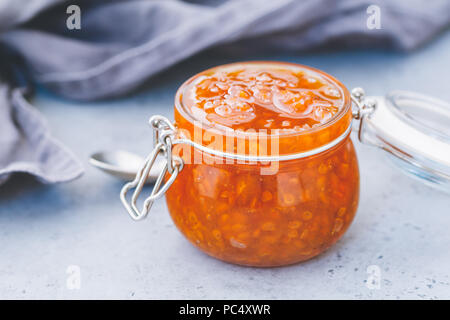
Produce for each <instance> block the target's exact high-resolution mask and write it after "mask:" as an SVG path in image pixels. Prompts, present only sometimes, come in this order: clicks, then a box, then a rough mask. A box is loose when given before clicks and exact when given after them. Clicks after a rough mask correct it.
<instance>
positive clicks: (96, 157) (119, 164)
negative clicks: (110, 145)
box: [89, 150, 164, 183]
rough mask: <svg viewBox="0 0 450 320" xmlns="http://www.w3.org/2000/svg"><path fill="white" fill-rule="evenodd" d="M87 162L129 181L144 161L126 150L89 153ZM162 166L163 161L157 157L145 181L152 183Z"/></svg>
mask: <svg viewBox="0 0 450 320" xmlns="http://www.w3.org/2000/svg"><path fill="white" fill-rule="evenodd" d="M89 163H90V164H91V165H93V166H94V167H96V168H98V169H100V170H102V171H104V172H106V173H108V174H110V175H113V176H115V177H118V178H120V179H122V180H127V181H131V180H134V178H135V176H136V173H137V172H138V170H139V169H140V167H141V166H142V164H143V163H144V158H142V157H140V156H138V155H136V154H134V153H131V152H128V151H122V150H117V151H104V152H96V153H94V154H93V155H91V157H90V159H89ZM163 168H164V161H163V160H162V159H161V158H157V159H156V160H155V163H154V165H153V167H152V168H151V170H150V174H149V175H148V180H147V183H154V182H155V181H156V179H157V178H158V175H159V173H160V172H161V171H162V170H163Z"/></svg>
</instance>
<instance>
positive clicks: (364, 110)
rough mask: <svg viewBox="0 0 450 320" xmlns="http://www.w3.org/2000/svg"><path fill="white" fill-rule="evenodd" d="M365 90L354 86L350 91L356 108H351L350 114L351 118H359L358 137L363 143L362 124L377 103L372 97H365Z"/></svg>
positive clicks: (363, 124)
mask: <svg viewBox="0 0 450 320" xmlns="http://www.w3.org/2000/svg"><path fill="white" fill-rule="evenodd" d="M365 95H366V94H365V92H364V89H363V88H359V87H358V88H354V89H353V90H352V93H351V98H352V101H353V103H354V104H355V105H356V108H355V109H353V111H352V115H353V119H356V120H359V128H358V139H359V141H361V142H362V143H365V139H364V132H365V131H364V126H365V119H366V117H368V116H369V115H370V114H371V113H373V112H374V111H375V108H376V106H377V103H376V101H375V100H373V99H367V98H366V97H365Z"/></svg>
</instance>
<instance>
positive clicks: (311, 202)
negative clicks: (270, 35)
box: [166, 62, 359, 266]
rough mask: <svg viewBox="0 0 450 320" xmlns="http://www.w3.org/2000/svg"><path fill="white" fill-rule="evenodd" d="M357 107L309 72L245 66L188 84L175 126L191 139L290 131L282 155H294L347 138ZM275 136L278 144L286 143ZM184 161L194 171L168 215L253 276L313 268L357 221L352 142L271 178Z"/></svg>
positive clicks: (178, 185) (199, 243) (183, 178)
mask: <svg viewBox="0 0 450 320" xmlns="http://www.w3.org/2000/svg"><path fill="white" fill-rule="evenodd" d="M348 97H349V93H348V91H347V89H346V88H345V87H344V86H343V85H342V84H340V83H339V82H338V81H337V80H335V79H334V78H332V77H331V76H328V75H326V74H324V73H322V72H320V71H317V70H313V69H310V68H308V67H304V66H299V65H292V64H287V63H286V64H285V63H273V62H261V63H240V64H238V65H227V66H221V67H217V68H214V69H211V70H207V71H205V72H202V73H200V74H198V75H196V76H194V77H193V78H191V79H189V80H188V81H187V82H185V84H183V86H182V87H181V88H180V89H179V91H178V93H177V98H176V109H175V121H176V125H177V127H178V128H179V129H184V130H186V131H187V132H190V133H191V134H193V132H194V131H195V130H197V129H199V128H198V125H199V124H200V125H201V126H202V127H203V128H201V129H200V131H201V133H202V134H205V133H208V132H210V131H215V132H216V134H217V133H218V134H219V135H220V134H221V133H223V134H224V135H225V131H223V128H227V129H229V130H231V131H232V132H235V133H236V135H237V134H238V132H240V131H241V130H243V131H245V130H247V129H261V128H266V129H269V130H276V129H281V130H287V133H286V134H281V135H280V140H279V142H280V154H292V153H295V152H302V151H308V150H311V149H313V148H316V147H319V146H323V145H325V144H327V143H329V142H331V141H333V140H334V139H336V138H337V137H340V136H342V135H343V133H344V132H346V130H347V129H348V128H349V126H350V121H351V108H350V101H349V98H348ZM273 132H275V131H269V133H268V135H271V134H279V133H278V132H277V133H273ZM283 132H284V131H283ZM206 136H208V135H206ZM208 143H209V141H207V139H206V142H205V141H204V145H205V146H207V145H208ZM234 150H236V149H234ZM184 151H185V150H184ZM184 151H183V152H182V154H179V155H180V156H181V157H183V159H184V161H185V165H184V168H183V170H182V171H181V172H180V173H179V175H178V177H177V178H176V179H175V181H174V183H173V184H172V186H171V187H170V188H169V189H168V191H167V193H166V200H167V205H168V208H169V211H170V214H171V216H172V219H173V221H174V222H175V225H176V226H177V227H178V229H179V230H180V231H181V232H182V233H183V234H184V235H185V237H186V238H187V239H188V240H189V241H190V242H191V243H192V244H194V245H195V246H196V247H198V248H199V249H201V250H202V251H204V252H205V253H207V254H209V255H211V256H213V257H216V258H218V259H221V260H224V261H227V262H231V263H236V264H241V265H249V266H281V265H287V264H292V263H296V262H299V261H303V260H307V259H310V258H312V257H314V256H316V255H318V254H320V253H321V252H323V251H324V250H326V249H327V248H329V247H330V246H331V245H333V244H334V243H335V242H336V241H337V240H338V239H339V238H340V237H341V236H342V235H343V234H344V232H345V231H346V230H347V228H348V227H349V225H350V224H351V222H352V220H353V217H354V215H355V212H356V209H357V206H358V199H359V171H358V163H357V159H356V154H355V150H354V148H353V144H352V141H351V140H350V137H349V136H348V135H347V136H345V137H344V138H343V139H341V140H340V142H339V143H337V144H335V145H334V146H332V147H329V148H328V149H326V150H324V151H322V152H320V153H317V154H314V155H312V156H309V157H303V158H298V159H294V160H289V161H286V160H285V161H279V163H278V166H277V170H276V171H274V172H271V173H270V174H263V173H262V171H261V168H262V166H263V164H262V163H259V162H256V163H238V162H234V163H233V162H232V163H228V162H216V161H211V160H215V158H216V157H215V156H213V155H210V154H208V153H206V152H204V151H201V150H199V149H197V148H192V150H191V152H190V155H189V156H188V155H187V153H185V152H184ZM190 156H192V158H195V159H200V160H199V161H197V162H192V161H191V160H192V159H191V157H190Z"/></svg>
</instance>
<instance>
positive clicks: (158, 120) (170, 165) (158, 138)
mask: <svg viewBox="0 0 450 320" xmlns="http://www.w3.org/2000/svg"><path fill="white" fill-rule="evenodd" d="M149 124H150V126H151V127H152V129H153V150H152V152H151V153H150V154H149V155H148V156H147V158H146V159H145V161H144V163H143V165H142V167H141V169H140V170H139V171H138V173H137V174H136V177H135V178H134V180H133V181H131V182H128V183H127V184H125V185H124V186H123V188H122V190H121V191H120V200H121V201H122V204H123V205H124V206H125V209H127V211H128V213H129V215H130V216H131V218H133V219H134V220H141V219H143V218H145V217H146V216H147V214H148V212H149V211H150V208H151V207H152V204H153V202H154V201H155V200H156V199H158V198H160V197H162V196H163V195H164V193H165V192H166V191H167V189H169V187H170V186H171V185H172V183H173V182H174V181H175V179H176V177H177V176H178V173H179V172H180V171H181V170H182V169H183V160H182V159H181V158H180V157H178V156H174V155H173V154H172V141H173V139H174V136H175V131H176V129H175V127H174V126H173V124H172V123H171V122H170V121H169V120H168V119H167V118H165V117H163V116H152V117H151V118H150V120H149ZM159 155H161V156H163V157H165V159H166V162H165V164H164V168H163V170H162V171H161V173H160V174H159V176H158V179H157V180H156V182H155V184H154V186H153V190H152V192H151V194H150V196H149V197H148V198H147V199H145V201H144V204H143V206H142V210H139V209H138V208H137V204H136V202H137V199H138V197H139V195H140V194H141V192H142V188H143V187H144V184H145V182H146V181H147V179H148V175H149V173H150V170H151V168H152V166H153V164H154V163H155V160H156V158H157V157H158V156H159ZM167 172H168V173H169V174H170V177H169V178H168V179H167V180H166V181H165V183H164V184H163V182H164V179H165V177H166V174H167ZM133 188H135V190H134V192H133V195H132V197H131V202H130V203H128V201H127V198H126V196H127V193H128V191H130V190H131V189H133Z"/></svg>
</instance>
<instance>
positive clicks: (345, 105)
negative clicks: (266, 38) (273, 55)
mask: <svg viewBox="0 0 450 320" xmlns="http://www.w3.org/2000/svg"><path fill="white" fill-rule="evenodd" d="M245 65H262V66H264V65H268V66H282V67H286V68H291V69H292V68H296V69H302V70H307V71H310V72H313V73H316V74H318V75H320V76H321V77H323V78H325V79H326V80H327V81H330V82H331V83H333V84H334V85H335V86H336V87H337V88H339V89H340V90H341V92H342V93H343V99H342V108H341V109H340V110H339V111H338V112H337V113H336V114H335V115H333V117H331V118H330V119H329V120H327V121H326V122H324V123H321V124H319V125H317V126H315V127H312V128H308V129H305V130H301V131H296V132H292V131H283V130H282V129H275V130H271V131H270V132H269V133H268V134H267V136H268V137H273V136H278V137H282V138H289V137H299V136H303V135H310V134H313V133H318V132H320V131H322V130H325V129H327V128H329V127H332V126H333V125H334V124H336V123H337V122H339V121H340V120H341V119H342V118H343V117H344V116H345V115H346V114H348V112H349V110H350V108H351V105H352V101H351V96H350V92H349V91H348V89H347V88H346V87H345V86H344V85H343V84H342V83H341V82H340V81H339V80H338V79H336V78H335V77H333V76H331V75H330V74H328V73H326V72H324V71H321V70H319V69H316V68H314V67H310V66H306V65H302V64H298V63H292V62H282V61H270V60H261V61H259V60H255V61H241V62H234V63H228V64H223V65H219V66H215V67H212V68H208V69H206V70H203V71H201V72H199V73H197V74H195V75H193V76H192V77H190V78H189V79H187V80H186V81H184V82H183V84H182V85H181V86H180V87H179V88H178V90H177V92H176V94H175V108H176V110H177V111H178V112H179V113H180V115H181V116H182V117H183V118H184V119H186V120H187V121H188V122H189V123H190V124H191V125H193V126H195V122H196V121H197V122H200V123H201V125H202V128H204V129H206V130H208V131H212V132H216V133H219V134H223V135H225V134H227V135H230V132H235V133H236V134H235V135H236V136H237V135H239V137H246V136H247V137H250V136H252V135H254V132H246V131H240V130H232V129H231V128H222V127H219V126H214V125H211V124H209V123H206V122H204V121H202V120H200V119H196V118H195V117H194V116H193V115H192V113H191V112H189V111H188V110H187V109H186V107H185V106H184V105H183V101H182V100H183V99H182V97H183V94H184V90H185V89H186V87H187V86H188V85H189V84H191V83H192V82H193V81H195V80H196V79H197V78H198V77H200V76H202V75H204V74H205V73H208V72H211V71H214V70H217V69H226V68H233V67H237V66H245ZM349 126H351V122H350V123H349ZM237 133H238V134H237Z"/></svg>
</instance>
